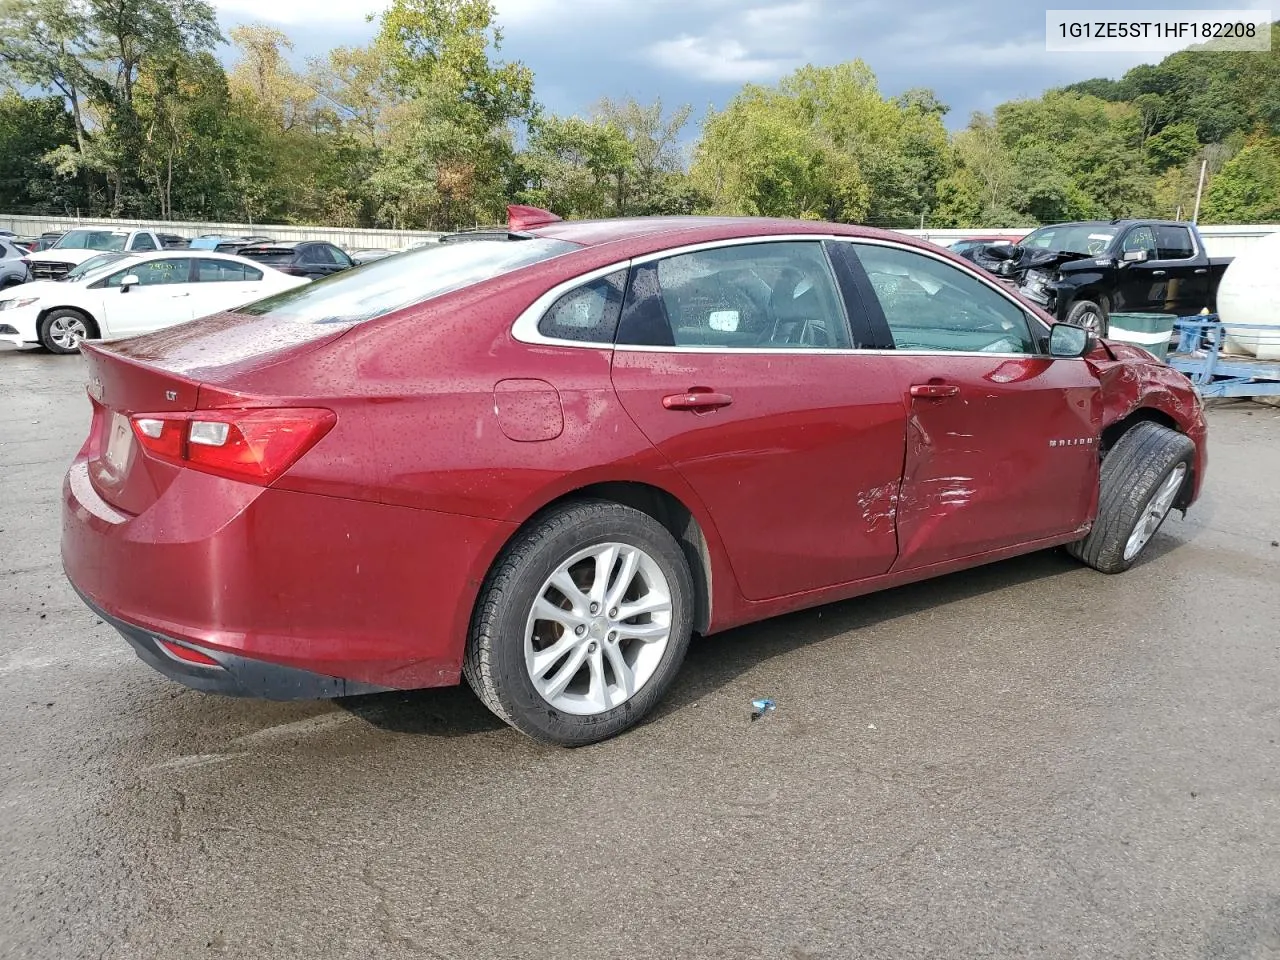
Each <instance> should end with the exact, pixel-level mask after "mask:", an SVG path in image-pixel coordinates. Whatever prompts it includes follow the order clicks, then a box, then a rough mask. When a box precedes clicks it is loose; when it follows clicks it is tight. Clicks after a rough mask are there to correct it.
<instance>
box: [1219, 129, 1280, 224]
mask: <svg viewBox="0 0 1280 960" xmlns="http://www.w3.org/2000/svg"><path fill="white" fill-rule="evenodd" d="M1201 219H1202V220H1204V222H1206V223H1280V137H1267V138H1265V139H1261V140H1259V141H1257V142H1256V143H1252V144H1250V145H1249V146H1247V147H1245V148H1244V149H1243V150H1241V151H1240V152H1239V153H1237V154H1236V155H1235V156H1234V157H1232V158H1231V160H1230V161H1229V162H1228V163H1227V164H1226V166H1224V167H1223V168H1222V171H1221V172H1220V173H1219V174H1218V175H1217V176H1216V177H1214V179H1213V184H1212V186H1211V187H1210V189H1209V192H1208V195H1207V196H1206V197H1205V200H1204V212H1203V216H1202V217H1201Z"/></svg>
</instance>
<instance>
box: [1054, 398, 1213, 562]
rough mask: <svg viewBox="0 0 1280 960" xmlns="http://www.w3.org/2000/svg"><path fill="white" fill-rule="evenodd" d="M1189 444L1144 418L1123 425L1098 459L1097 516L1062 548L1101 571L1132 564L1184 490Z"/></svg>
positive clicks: (1191, 446) (1191, 448)
mask: <svg viewBox="0 0 1280 960" xmlns="http://www.w3.org/2000/svg"><path fill="white" fill-rule="evenodd" d="M1195 449H1196V448H1195V444H1193V443H1192V442H1191V441H1190V440H1188V439H1187V438H1186V437H1184V436H1183V435H1182V434H1180V433H1177V432H1176V431H1174V430H1170V429H1169V428H1168V427H1162V426H1160V425H1159V424H1156V423H1151V422H1149V421H1144V422H1142V423H1137V424H1135V425H1134V426H1133V427H1131V428H1130V429H1129V430H1127V431H1126V432H1125V433H1124V434H1123V435H1122V436H1121V437H1120V439H1119V440H1117V441H1116V444H1115V446H1114V447H1112V448H1111V450H1110V452H1109V453H1108V454H1107V455H1106V457H1105V458H1104V459H1103V461H1102V471H1101V480H1100V489H1099V492H1098V519H1097V520H1096V521H1095V522H1094V524H1093V529H1092V530H1091V531H1089V535H1088V536H1087V537H1085V538H1084V539H1083V540H1080V541H1077V542H1076V543H1073V544H1071V545H1070V546H1068V547H1067V552H1068V553H1070V554H1071V555H1072V556H1073V557H1075V558H1076V559H1077V560H1081V561H1083V562H1084V563H1087V564H1088V565H1089V566H1091V567H1093V569H1095V570H1100V571H1101V572H1103V573H1123V572H1124V571H1125V570H1128V569H1129V568H1130V567H1131V566H1133V565H1134V563H1136V562H1137V560H1138V558H1139V557H1141V556H1142V552H1143V551H1144V550H1145V549H1146V547H1147V544H1149V543H1150V542H1151V540H1152V538H1153V537H1155V534H1156V531H1157V530H1159V529H1160V526H1161V525H1162V524H1163V523H1164V520H1165V518H1166V517H1167V516H1168V515H1169V512H1170V511H1171V510H1172V509H1173V506H1174V504H1176V503H1177V502H1178V498H1179V497H1180V496H1181V494H1182V491H1183V490H1184V489H1186V485H1187V481H1188V480H1189V479H1190V477H1191V469H1192V466H1191V465H1192V459H1193V457H1194V456H1195ZM1140 526H1142V527H1143V529H1142V530H1141V531H1140V529H1139V528H1140Z"/></svg>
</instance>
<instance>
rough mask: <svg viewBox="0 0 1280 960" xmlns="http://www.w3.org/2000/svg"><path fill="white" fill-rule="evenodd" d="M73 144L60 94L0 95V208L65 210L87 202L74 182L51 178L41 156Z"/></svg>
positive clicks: (69, 119)
mask: <svg viewBox="0 0 1280 960" xmlns="http://www.w3.org/2000/svg"><path fill="white" fill-rule="evenodd" d="M74 143H75V121H74V119H73V117H72V116H71V113H70V111H69V110H68V109H67V107H66V104H65V103H64V102H63V100H62V98H61V97H38V98H34V99H30V100H28V99H25V98H23V97H20V96H18V95H17V94H16V93H7V94H4V95H3V96H0V210H28V209H29V210H39V211H44V212H49V213H59V214H61V213H66V212H67V211H68V210H69V209H70V210H74V209H76V208H78V207H84V206H87V205H88V196H87V195H86V194H85V192H84V190H83V188H82V187H81V186H80V185H79V184H77V183H76V182H74V181H66V180H63V179H60V178H58V177H55V176H54V174H53V170H52V167H51V165H50V164H49V163H47V162H46V157H47V156H48V155H49V154H50V153H52V152H53V151H55V150H57V149H58V148H60V147H64V146H72V145H74Z"/></svg>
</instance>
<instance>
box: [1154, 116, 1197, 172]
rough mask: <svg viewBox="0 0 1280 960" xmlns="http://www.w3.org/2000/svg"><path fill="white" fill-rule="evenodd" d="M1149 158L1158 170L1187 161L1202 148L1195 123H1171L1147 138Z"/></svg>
mask: <svg viewBox="0 0 1280 960" xmlns="http://www.w3.org/2000/svg"><path fill="white" fill-rule="evenodd" d="M1146 148H1147V160H1148V162H1149V163H1150V164H1151V168H1152V169H1153V170H1155V171H1157V172H1160V171H1164V170H1168V169H1169V168H1170V167H1172V166H1177V165H1178V164H1182V163H1186V162H1187V161H1188V160H1190V159H1191V158H1192V157H1193V156H1195V155H1196V153H1198V152H1199V150H1200V141H1199V140H1197V139H1196V128H1195V125H1194V124H1191V123H1187V122H1186V121H1183V122H1181V123H1171V124H1169V126H1167V127H1165V128H1164V129H1163V130H1161V131H1160V132H1159V133H1157V134H1156V135H1155V136H1153V137H1148V138H1147V143H1146Z"/></svg>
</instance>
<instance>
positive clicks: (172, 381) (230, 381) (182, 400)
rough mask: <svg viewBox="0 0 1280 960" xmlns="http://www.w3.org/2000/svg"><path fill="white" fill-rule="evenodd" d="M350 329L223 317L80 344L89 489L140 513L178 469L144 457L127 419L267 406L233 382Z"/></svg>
mask: <svg viewBox="0 0 1280 960" xmlns="http://www.w3.org/2000/svg"><path fill="white" fill-rule="evenodd" d="M349 329H350V325H318V324H308V323H288V322H283V321H281V320H280V319H278V318H271V317H251V316H243V315H240V314H233V313H222V314H215V315H214V316H212V317H206V318H204V319H202V320H196V321H194V322H192V323H184V324H180V325H178V326H176V327H170V328H168V329H166V330H160V331H157V332H156V333H152V334H146V335H144V336H140V337H131V338H129V339H127V340H120V341H116V342H113V343H86V344H83V345H82V346H81V351H82V352H83V354H84V356H85V360H86V364H87V367H88V370H87V373H88V392H89V397H90V399H91V400H92V402H93V421H92V424H91V425H90V428H89V441H88V443H87V444H86V450H85V453H86V455H87V458H88V471H89V480H90V482H91V483H92V485H93V487H94V489H95V490H96V491H97V492H98V494H99V495H100V496H101V497H102V498H103V499H104V500H106V501H107V502H108V503H110V504H111V505H112V506H113V507H115V508H116V509H118V510H121V511H123V512H125V513H128V514H132V515H137V514H139V513H141V512H142V511H143V510H146V509H147V508H148V507H149V506H151V504H153V503H154V502H155V501H156V500H157V499H158V498H159V497H160V495H161V494H162V493H163V492H164V490H165V488H166V487H168V485H169V484H170V483H172V482H173V480H174V479H175V478H176V477H177V476H178V474H179V473H180V472H181V471H182V470H183V469H184V468H183V467H180V466H178V465H176V464H172V463H167V462H164V461H162V460H158V459H156V458H154V457H151V456H148V455H146V454H145V453H144V452H143V450H142V447H141V445H140V443H139V442H138V438H137V437H136V436H135V435H134V433H133V428H132V424H131V419H130V418H131V417H134V416H137V415H140V414H148V413H153V414H166V413H167V414H172V413H186V412H190V411H192V410H198V409H208V408H212V407H226V406H261V405H263V404H264V403H265V402H268V401H265V400H264V399H263V398H260V397H245V396H242V395H239V394H238V393H237V391H236V390H235V389H234V383H235V381H236V380H237V379H238V378H240V377H243V376H245V375H247V374H249V373H251V372H256V371H258V370H261V369H263V368H264V367H267V366H271V365H273V364H276V363H280V362H281V361H283V360H285V359H286V358H291V357H296V356H298V355H299V354H301V353H305V352H309V351H310V350H311V349H315V348H317V347H319V346H321V345H323V344H324V343H327V342H330V341H333V340H336V339H338V338H339V337H341V336H342V335H343V334H345V333H346V332H347V331H348V330H349Z"/></svg>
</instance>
